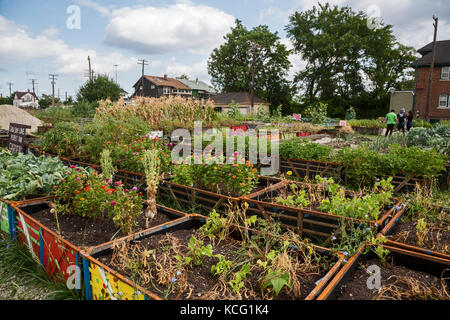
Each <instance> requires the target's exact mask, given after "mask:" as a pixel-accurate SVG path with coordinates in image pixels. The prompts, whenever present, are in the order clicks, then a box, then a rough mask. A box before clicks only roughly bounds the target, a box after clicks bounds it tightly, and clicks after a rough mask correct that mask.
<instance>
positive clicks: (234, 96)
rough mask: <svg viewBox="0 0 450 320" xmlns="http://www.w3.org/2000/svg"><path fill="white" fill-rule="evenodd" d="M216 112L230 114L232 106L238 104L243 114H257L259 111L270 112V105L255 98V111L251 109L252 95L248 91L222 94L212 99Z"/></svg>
mask: <svg viewBox="0 0 450 320" xmlns="http://www.w3.org/2000/svg"><path fill="white" fill-rule="evenodd" d="M212 100H213V102H214V105H215V107H216V110H218V111H222V112H228V111H229V110H230V109H231V104H237V105H238V107H239V111H240V112H241V113H242V114H247V113H257V112H258V110H261V108H262V110H263V111H264V112H269V106H270V103H269V102H267V101H264V100H262V99H260V98H258V97H257V96H255V97H254V103H253V106H254V110H250V109H251V104H252V103H251V101H252V95H251V94H250V93H249V92H247V91H241V92H227V93H221V94H218V95H216V96H214V97H212Z"/></svg>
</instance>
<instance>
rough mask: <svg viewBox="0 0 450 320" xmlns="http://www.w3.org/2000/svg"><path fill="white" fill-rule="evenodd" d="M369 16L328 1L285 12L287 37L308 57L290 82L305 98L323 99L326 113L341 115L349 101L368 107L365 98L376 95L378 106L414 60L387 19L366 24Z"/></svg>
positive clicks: (351, 103) (411, 50) (309, 99)
mask: <svg viewBox="0 0 450 320" xmlns="http://www.w3.org/2000/svg"><path fill="white" fill-rule="evenodd" d="M368 19H369V18H368V16H367V15H366V14H365V13H364V12H362V11H361V12H358V13H356V12H354V11H352V9H351V8H349V7H342V8H339V7H338V6H334V7H331V6H330V5H329V4H328V3H327V4H325V5H322V4H319V5H318V7H316V6H315V7H313V9H311V10H307V11H304V12H295V13H294V14H293V15H292V16H291V17H290V18H289V24H288V25H287V26H286V31H287V34H288V37H289V38H290V39H291V41H292V43H293V46H294V52H295V53H297V54H300V55H301V56H302V59H303V60H305V61H306V63H307V65H306V68H305V69H304V70H302V71H300V72H299V73H297V74H296V76H295V79H294V82H295V84H296V85H298V87H299V88H302V89H303V90H304V95H305V97H306V99H307V101H308V103H309V104H311V103H313V102H314V101H316V100H318V99H319V100H321V101H324V102H326V103H328V104H329V105H330V108H329V114H330V115H331V116H336V115H340V116H344V114H345V110H346V108H347V107H348V106H349V105H353V106H355V107H356V108H358V109H364V108H368V104H367V103H366V102H367V99H368V100H370V99H375V100H377V101H379V104H380V109H381V106H382V105H383V104H384V101H385V99H386V97H387V96H388V93H387V89H388V88H389V87H391V86H394V87H395V86H396V85H397V84H398V82H400V81H402V80H401V79H402V78H403V77H404V76H405V72H406V70H407V68H408V66H409V64H410V63H411V62H412V61H414V60H415V56H414V49H413V48H410V47H406V46H404V45H402V44H400V43H398V42H397V41H396V39H395V36H394V35H393V31H392V26H391V25H384V23H383V22H382V21H379V22H380V23H379V26H378V27H377V28H371V27H370V25H369V24H368ZM357 102H359V104H358V103H357ZM375 104H376V105H378V102H377V103H375ZM372 105H373V104H372ZM383 112H384V111H383ZM358 114H360V112H358ZM361 114H364V112H362V113H361Z"/></svg>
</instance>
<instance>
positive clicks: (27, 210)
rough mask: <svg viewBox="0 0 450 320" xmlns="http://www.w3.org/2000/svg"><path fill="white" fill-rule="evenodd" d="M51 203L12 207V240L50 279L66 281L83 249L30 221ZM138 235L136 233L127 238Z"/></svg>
mask: <svg viewBox="0 0 450 320" xmlns="http://www.w3.org/2000/svg"><path fill="white" fill-rule="evenodd" d="M51 200H53V198H52V197H48V198H41V199H38V200H30V201H23V202H20V203H18V204H17V205H15V206H13V209H14V211H15V213H14V217H13V220H12V221H13V225H15V226H16V232H15V235H14V236H16V238H17V240H18V241H19V242H20V243H21V244H23V245H24V246H25V247H26V248H28V249H29V250H30V252H31V254H32V255H33V257H35V258H36V260H37V261H39V262H40V263H41V265H42V266H43V267H44V269H45V270H46V272H47V273H48V274H49V275H50V276H52V277H55V278H59V279H61V280H68V279H69V277H70V276H71V275H72V274H73V273H72V272H71V271H73V266H77V267H78V268H79V270H82V269H81V268H82V265H81V263H82V261H81V259H80V256H79V253H80V252H81V250H82V249H83V248H80V247H78V246H76V245H74V244H72V243H70V242H69V241H67V240H66V239H64V238H63V237H61V236H60V235H58V234H56V233H55V232H53V231H52V230H50V229H49V228H47V227H46V226H45V225H43V224H42V223H40V222H39V221H37V220H35V219H34V218H33V217H32V216H33V213H35V212H38V211H41V210H44V209H46V208H48V207H49V206H48V203H49V201H51ZM158 212H159V213H166V214H168V215H171V216H173V217H175V219H178V218H184V217H185V216H186V214H185V213H182V212H179V211H176V210H173V209H170V208H165V207H162V206H158ZM139 234H140V233H139V232H138V233H136V234H133V235H131V237H135V236H137V235H139Z"/></svg>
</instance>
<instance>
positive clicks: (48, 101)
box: [39, 94, 61, 109]
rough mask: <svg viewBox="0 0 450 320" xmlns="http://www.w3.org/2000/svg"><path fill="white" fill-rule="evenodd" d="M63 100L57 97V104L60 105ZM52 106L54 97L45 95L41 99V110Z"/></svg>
mask: <svg viewBox="0 0 450 320" xmlns="http://www.w3.org/2000/svg"><path fill="white" fill-rule="evenodd" d="M60 102H61V100H60V99H59V98H57V97H55V104H58V103H60ZM51 105H52V96H51V95H48V94H43V95H42V96H41V98H40V99H39V108H41V109H46V108H48V107H50V106H51Z"/></svg>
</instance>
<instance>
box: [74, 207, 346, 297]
mask: <svg viewBox="0 0 450 320" xmlns="http://www.w3.org/2000/svg"><path fill="white" fill-rule="evenodd" d="M206 219H208V218H207V217H205V216H201V215H197V214H191V215H187V216H186V217H185V218H183V219H179V220H177V221H173V222H172V223H171V224H170V225H162V226H158V227H154V228H152V229H149V230H146V231H145V232H143V233H141V234H140V235H139V236H137V237H129V238H126V239H125V238H124V239H121V241H127V242H133V241H135V240H136V241H138V240H141V239H144V238H147V237H151V236H152V235H156V234H161V233H167V232H171V231H175V230H180V229H190V228H192V227H194V228H198V227H200V226H201V225H203V224H204V223H205V221H206ZM112 245H113V244H112V243H110V244H107V245H102V246H100V247H95V248H91V249H90V250H89V251H84V252H82V253H81V255H82V258H83V263H84V269H83V270H84V279H85V290H86V293H85V296H86V299H88V300H91V299H92V300H163V298H162V297H161V296H160V295H159V294H155V293H154V292H151V291H150V290H148V289H145V288H143V287H142V286H140V285H139V284H137V283H134V282H133V281H132V280H131V279H129V278H127V277H126V276H124V275H121V274H120V273H119V272H117V271H115V270H113V269H112V268H110V267H108V266H106V265H105V264H104V263H102V262H101V261H99V257H101V256H102V255H105V254H109V253H110V252H111V250H112ZM315 248H316V250H317V251H318V252H320V253H322V254H323V255H325V256H329V257H330V258H334V259H336V257H335V256H334V254H333V253H332V252H331V251H330V250H328V249H326V248H322V247H317V246H315ZM336 260H337V262H336V263H335V264H334V266H333V267H332V268H331V269H330V270H329V271H328V273H327V274H326V275H325V276H324V277H323V278H322V279H321V280H320V281H319V282H318V283H317V285H316V287H315V288H314V290H312V291H311V292H310V293H309V295H308V296H307V298H306V300H314V299H315V298H316V297H317V296H318V295H319V294H320V293H321V292H322V290H323V289H324V288H325V286H326V285H327V284H328V283H329V281H330V280H331V279H332V278H333V276H334V275H335V274H336V272H337V271H338V270H339V269H340V267H341V265H342V261H341V259H336Z"/></svg>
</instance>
